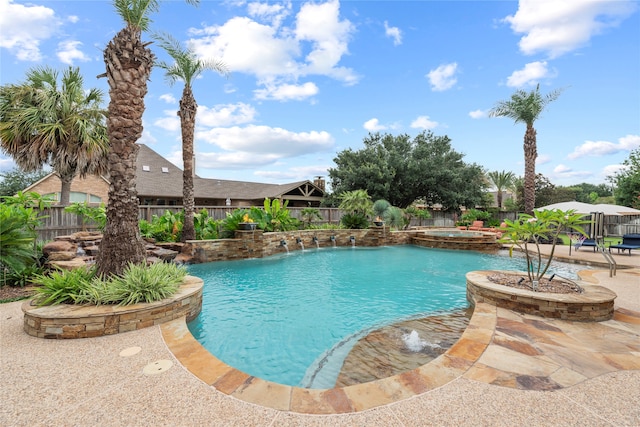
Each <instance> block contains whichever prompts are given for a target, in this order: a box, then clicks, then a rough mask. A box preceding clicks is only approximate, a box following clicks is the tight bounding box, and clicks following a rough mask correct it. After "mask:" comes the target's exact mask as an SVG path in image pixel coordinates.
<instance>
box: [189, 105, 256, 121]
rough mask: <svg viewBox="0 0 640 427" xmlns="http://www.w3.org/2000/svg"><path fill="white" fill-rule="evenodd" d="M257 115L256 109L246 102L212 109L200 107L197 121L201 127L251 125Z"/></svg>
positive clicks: (217, 106)
mask: <svg viewBox="0 0 640 427" xmlns="http://www.w3.org/2000/svg"><path fill="white" fill-rule="evenodd" d="M256 114H257V113H256V110H255V108H253V107H252V106H251V105H249V104H245V103H244V102H238V103H237V104H222V105H216V106H214V107H212V108H208V107H206V106H204V105H202V106H199V107H198V115H197V117H196V120H197V121H198V125H199V126H207V127H215V126H233V125H240V124H245V123H251V122H252V121H254V119H255V117H256Z"/></svg>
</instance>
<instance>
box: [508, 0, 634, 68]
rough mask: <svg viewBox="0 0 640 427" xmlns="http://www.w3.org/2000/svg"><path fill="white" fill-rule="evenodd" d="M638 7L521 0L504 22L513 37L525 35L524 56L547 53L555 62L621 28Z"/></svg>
mask: <svg viewBox="0 0 640 427" xmlns="http://www.w3.org/2000/svg"><path fill="white" fill-rule="evenodd" d="M636 7H637V6H636V4H635V2H634V1H630V0H622V1H610V0H592V1H557V0H520V2H519V7H518V11H517V12H516V13H515V14H514V15H513V16H511V15H510V16H507V17H506V18H504V21H505V22H507V23H509V24H510V25H511V29H512V30H513V32H514V33H516V34H524V36H523V37H522V38H521V39H520V42H519V47H520V51H521V52H522V53H524V54H525V55H532V54H535V53H538V52H546V53H547V54H548V55H549V57H550V58H555V57H558V56H561V55H563V54H565V53H567V52H571V51H572V50H575V49H577V48H579V47H582V46H584V45H586V44H587V43H588V42H589V40H590V39H591V37H592V36H594V35H597V34H600V33H602V32H603V31H604V30H605V29H607V28H612V27H616V26H618V24H619V23H620V22H622V21H623V20H624V19H625V18H627V17H628V16H629V15H631V14H632V13H633V12H634V11H635V10H636Z"/></svg>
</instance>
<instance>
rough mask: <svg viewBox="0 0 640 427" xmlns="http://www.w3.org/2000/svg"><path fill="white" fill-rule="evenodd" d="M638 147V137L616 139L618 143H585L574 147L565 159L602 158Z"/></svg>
mask: <svg viewBox="0 0 640 427" xmlns="http://www.w3.org/2000/svg"><path fill="white" fill-rule="evenodd" d="M638 147H640V135H627V136H624V137H622V138H619V139H618V143H617V144H616V143H614V142H610V141H585V143H584V144H582V145H580V146H578V147H576V148H575V149H574V150H573V152H572V153H570V154H569V155H568V156H567V157H568V158H569V159H571V160H574V159H578V158H580V157H587V156H589V157H602V156H607V155H610V154H616V153H619V152H621V151H631V150H634V149H636V148H638Z"/></svg>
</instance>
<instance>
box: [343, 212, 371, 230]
mask: <svg viewBox="0 0 640 427" xmlns="http://www.w3.org/2000/svg"><path fill="white" fill-rule="evenodd" d="M340 223H341V224H342V226H343V227H344V228H347V229H364V228H368V227H369V220H368V219H367V215H365V214H363V213H346V214H344V215H342V218H340Z"/></svg>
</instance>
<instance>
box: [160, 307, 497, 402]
mask: <svg viewBox="0 0 640 427" xmlns="http://www.w3.org/2000/svg"><path fill="white" fill-rule="evenodd" d="M496 310H497V308H496V307H495V306H492V305H490V304H485V303H482V302H480V303H477V304H476V305H475V309H474V312H473V315H472V316H471V319H470V321H469V325H468V326H467V329H466V330H465V331H464V333H463V334H462V336H461V337H460V339H459V340H458V341H457V342H456V343H455V344H454V345H453V346H452V347H451V348H449V350H447V351H446V352H445V353H444V354H442V355H440V356H439V357H437V358H436V359H434V360H433V361H431V362H429V363H428V364H426V365H422V366H420V367H418V368H416V369H413V370H410V371H406V372H403V373H401V374H398V375H394V376H391V377H387V378H383V379H380V380H376V381H371V382H368V383H363V384H357V385H352V386H347V387H341V388H332V389H306V388H300V387H293V386H288V385H283V384H278V383H274V382H271V381H266V380H263V379H261V378H258V377H254V376H251V375H249V374H247V373H245V372H242V371H240V370H238V369H236V368H234V367H232V366H229V365H227V364H226V363H224V362H222V361H221V360H219V359H218V358H217V357H215V356H214V355H212V354H211V353H209V351H207V350H206V349H205V348H204V347H203V346H202V345H201V344H200V343H199V342H198V341H197V340H196V339H195V338H194V337H193V335H191V332H190V331H189V329H188V327H187V324H186V320H185V318H182V319H176V320H174V321H171V322H167V323H164V324H162V325H161V327H160V329H161V331H162V336H163V339H164V341H165V343H166V345H167V347H168V348H169V350H170V351H171V352H172V353H173V354H174V356H175V357H176V358H177V359H178V361H179V362H180V364H182V366H184V367H185V368H186V369H187V370H188V371H189V372H191V373H192V374H193V375H195V376H196V377H197V378H199V379H200V380H201V381H203V382H204V383H206V384H208V385H210V386H212V387H213V388H215V389H216V390H218V391H220V392H222V393H224V394H226V395H229V396H233V397H235V398H238V399H240V400H242V401H245V402H249V403H253V404H257V405H261V406H266V407H269V408H273V409H277V410H280V411H290V412H297V413H304V414H346V413H354V412H360V411H365V410H368V409H371V408H376V407H378V406H383V405H387V404H390V403H394V402H397V401H399V400H404V399H408V398H410V397H413V396H417V395H419V394H422V393H425V392H427V391H429V390H434V389H436V388H438V387H441V386H443V385H445V384H447V383H449V382H450V381H453V380H454V379H456V378H458V377H460V376H462V375H463V374H464V373H465V372H466V371H467V370H469V369H470V368H471V367H472V366H473V364H474V363H475V362H476V361H477V360H478V359H479V358H480V356H481V355H482V353H483V352H484V351H485V349H486V348H487V346H488V345H489V343H490V342H491V339H492V337H493V331H494V329H495V326H496V318H497V316H496Z"/></svg>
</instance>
